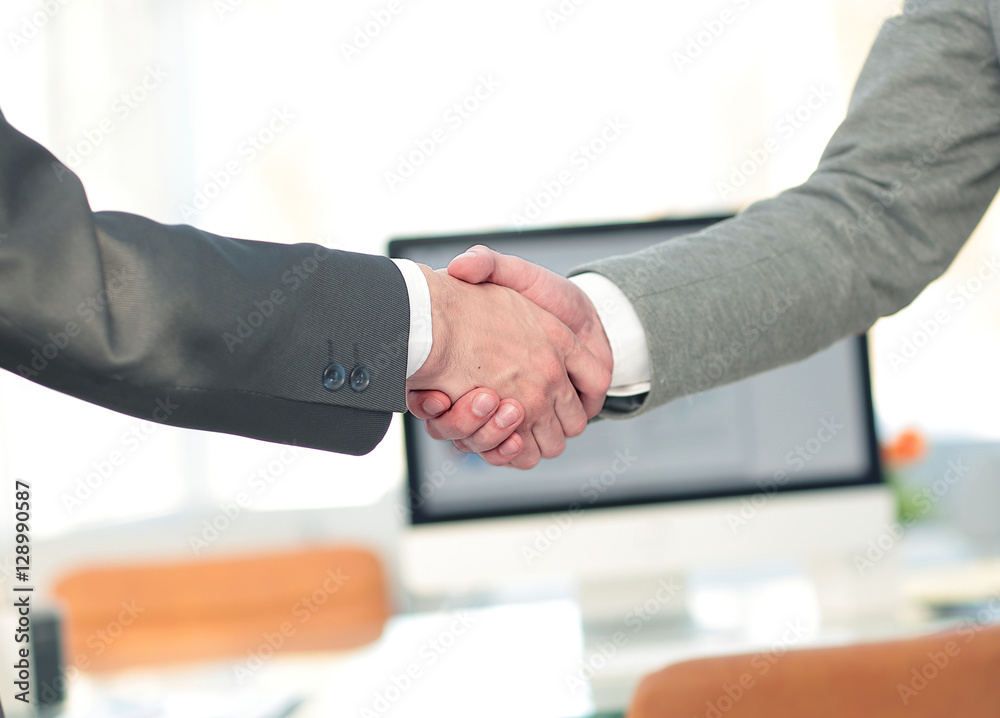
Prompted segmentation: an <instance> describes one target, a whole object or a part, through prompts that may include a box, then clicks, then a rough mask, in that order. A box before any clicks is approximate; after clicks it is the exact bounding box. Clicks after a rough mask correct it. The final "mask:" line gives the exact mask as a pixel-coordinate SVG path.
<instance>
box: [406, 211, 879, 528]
mask: <svg viewBox="0 0 1000 718" xmlns="http://www.w3.org/2000/svg"><path fill="white" fill-rule="evenodd" d="M731 217H732V215H709V216H701V217H684V218H670V219H657V220H650V221H645V222H616V223H612V224H588V225H565V226H558V227H543V228H533V229H527V230H500V231H493V232H475V233H458V234H445V235H427V236H417V237H400V238H396V239H393V240H391V241H390V242H389V256H390V257H395V258H403V259H406V258H409V257H408V256H407V250H408V249H409V248H417V247H423V246H427V245H434V244H440V243H442V242H455V241H457V240H463V239H467V240H468V245H469V246H472V245H474V244H485V245H489V244H490V243H491V242H492V241H494V240H504V241H509V240H517V241H524V242H530V241H531V240H532V239H533V238H536V237H552V236H559V235H579V234H581V233H582V234H597V233H609V234H614V233H615V232H634V231H636V230H639V231H650V232H655V231H657V230H662V229H672V230H678V229H680V230H682V234H683V229H684V228H686V227H690V228H691V230H692V231H698V230H701V229H704V228H706V227H709V226H711V225H712V224H715V223H716V222H720V221H723V220H726V219H730V218H731ZM682 234H678V235H676V236H682ZM667 241H669V240H667ZM511 253H512V254H517V252H511ZM853 343H854V345H855V350H856V351H857V352H858V355H857V356H858V360H859V367H860V368H861V370H860V377H859V378H860V382H859V391H860V392H861V405H862V414H863V420H864V422H865V426H864V428H863V431H864V438H865V448H866V451H867V458H868V461H867V468H866V470H865V471H863V472H861V473H859V474H856V475H854V476H852V477H845V476H836V477H833V476H831V477H811V478H810V479H809V481H808V483H800V484H796V483H794V482H789V483H788V484H784V485H777V486H775V487H773V491H774V492H775V493H783V494H787V493H793V492H799V491H814V490H822V489H831V488H854V487H862V486H874V485H879V484H884V483H885V478H884V475H883V472H882V466H881V460H880V454H879V448H878V437H877V434H876V431H875V409H874V403H873V400H872V389H871V365H870V362H869V350H868V341H867V335H866V334H861V335H858V336H856V337H854V340H853ZM418 432H421V433H422V432H424V428H423V422H422V421H420V420H418V419H416V418H414V416H413V415H412V414H410V413H406V414H405V415H404V417H403V433H404V437H405V443H406V474H407V490H406V492H405V493H406V497H407V501H408V505H409V509H410V511H409V517H410V523H411V525H414V526H417V525H428V524H439V523H449V522H455V521H468V520H481V519H497V518H515V517H520V516H533V515H538V514H547V513H556V512H560V511H568V510H586V511H600V510H601V509H612V508H622V507H627V506H645V505H649V504H671V503H676V502H680V501H703V500H711V499H731V498H740V497H745V496H754V495H756V494H759V493H761V492H762V489H760V488H751V487H745V488H733V487H729V488H719V489H716V490H709V489H706V490H703V491H697V490H695V491H681V492H678V491H677V490H676V489H674V490H671V491H669V492H666V491H664V492H656V491H652V492H649V493H645V494H643V495H641V496H629V497H623V498H607V497H604V496H602V497H601V498H600V499H598V500H597V501H595V502H594V503H592V504H590V503H586V504H581V503H580V502H569V503H563V502H542V503H539V504H538V505H536V506H531V507H518V508H516V509H510V508H507V509H500V510H495V511H491V510H474V511H463V512H454V511H452V512H444V513H441V512H435V513H434V514H433V515H429V514H428V512H426V511H425V510H424V508H423V504H424V502H423V501H421V500H419V499H420V486H421V483H420V477H419V475H418V472H416V471H415V470H414V469H415V467H417V466H419V465H420V449H419V441H418ZM512 470H513V469H512ZM769 490H770V489H769Z"/></svg>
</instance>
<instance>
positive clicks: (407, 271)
mask: <svg viewBox="0 0 1000 718" xmlns="http://www.w3.org/2000/svg"><path fill="white" fill-rule="evenodd" d="M392 261H393V262H395V263H396V266H397V267H399V271H400V273H401V274H402V275H403V281H404V282H406V293H407V294H409V295H410V343H409V348H408V349H407V352H406V378H407V379H409V378H410V377H411V376H412V375H413V373H414V372H416V371H417V370H418V369H419V368H420V367H422V366H423V365H424V362H425V361H427V357H429V356H430V354H431V345H432V344H433V343H434V331H433V328H432V327H431V290H430V288H429V287H428V286H427V278H426V277H425V276H424V273H423V272H421V271H420V267H418V266H417V265H416V263H415V262H411V261H410V260H409V259H393V260H392Z"/></svg>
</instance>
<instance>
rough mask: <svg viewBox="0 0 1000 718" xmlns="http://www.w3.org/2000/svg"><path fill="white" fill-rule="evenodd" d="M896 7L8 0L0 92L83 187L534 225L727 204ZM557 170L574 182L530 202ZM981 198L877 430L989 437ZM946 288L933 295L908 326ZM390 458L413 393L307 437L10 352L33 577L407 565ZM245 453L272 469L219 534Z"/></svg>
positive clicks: (366, 234) (997, 307)
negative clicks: (17, 366) (242, 429)
mask: <svg viewBox="0 0 1000 718" xmlns="http://www.w3.org/2000/svg"><path fill="white" fill-rule="evenodd" d="M390 8H391V9H390ZM895 12H898V3H897V2H892V1H887V0H811V1H810V2H795V1H793V0H759V1H751V0H746V1H744V0H724V1H720V0H715V1H713V2H707V3H705V2H701V3H660V2H651V1H649V0H625V1H620V2H613V3H612V2H607V1H603V0H590V1H589V2H580V3H579V4H577V3H574V2H568V1H564V2H562V3H560V2H558V0H552V1H551V2H528V1H524V0H513V1H511V2H505V3H500V4H478V3H467V2H459V1H458V0H420V1H419V2H416V1H413V2H411V1H410V0H399V2H398V4H396V3H386V2H354V1H351V2H340V3H320V2H303V1H301V0H284V1H283V2H278V0H242V1H240V0H214V1H213V0H176V1H174V2H169V3H167V2H160V1H158V0H75V1H73V2H66V3H64V4H62V3H59V2H55V1H54V0H53V1H52V2H49V3H41V2H36V1H35V0H7V2H6V3H5V5H4V10H3V13H2V29H3V31H4V40H3V47H2V49H0V68H2V70H0V108H2V110H3V112H4V113H5V115H6V117H7V118H8V120H9V121H10V122H11V123H12V124H13V125H14V126H15V127H17V128H19V129H21V130H22V131H23V132H25V133H27V134H28V135H29V136H31V137H33V138H34V139H36V140H38V141H39V142H41V143H42V144H44V145H45V146H46V147H48V148H49V149H50V150H52V151H53V152H54V153H55V154H56V156H57V157H59V158H60V159H61V160H62V161H63V162H65V163H66V164H67V165H69V166H70V167H71V168H73V169H74V170H75V171H76V172H77V173H78V174H79V175H80V177H81V178H82V179H83V182H84V184H85V186H86V188H87V191H88V194H89V197H90V201H91V204H92V206H93V207H94V208H95V209H102V210H103V209H108V210H112V209H113V210H122V211H128V212H134V213H137V214H141V215H146V216H149V217H152V218H153V219H155V220H158V221H160V222H166V223H180V222H186V223H190V224H194V225H195V226H198V227H200V228H203V229H205V230H208V231H211V232H215V233H219V234H223V235H227V236H232V237H243V238H252V239H260V240H269V241H275V242H303V241H306V242H318V243H321V244H324V245H326V246H329V247H335V248H339V249H346V250H352V251H360V252H370V253H383V252H384V251H385V243H386V241H387V240H388V239H389V238H390V237H393V236H400V235H415V234H424V233H446V232H460V231H473V230H479V229H492V228H503V227H510V226H512V225H514V224H515V222H517V221H518V216H519V215H520V216H525V217H527V216H532V215H534V216H535V217H534V219H533V220H532V221H531V224H532V225H538V226H542V225H553V224H566V223H594V222H609V221H627V220H641V219H646V218H654V217H660V216H687V215H696V214H705V213H717V212H720V211H728V210H736V209H739V208H742V207H745V206H746V205H747V204H749V203H750V202H752V201H754V200H756V199H759V198H763V197H767V196H770V195H772V194H774V193H776V192H778V191H780V190H782V189H784V188H786V187H789V186H792V185H794V184H797V183H799V182H801V181H803V180H804V179H806V177H807V176H808V175H809V173H810V171H811V170H812V168H813V167H814V166H815V164H816V162H817V160H818V158H819V156H820V153H821V151H822V149H823V147H824V145H825V143H826V141H827V140H828V138H829V137H830V135H831V133H832V132H833V131H834V129H835V128H836V126H837V124H838V123H839V121H840V119H841V118H842V117H843V115H844V112H845V110H846V106H847V101H848V98H849V93H850V88H851V87H852V85H853V82H854V79H855V78H856V76H857V73H858V71H859V69H860V66H861V63H862V61H863V59H864V56H865V54H866V52H867V49H868V47H869V46H870V44H871V42H872V41H873V39H874V37H875V34H876V32H877V29H878V27H879V25H880V24H881V22H882V20H883V19H884V18H885V17H888V16H889V15H891V14H893V13H895ZM456 105H458V106H461V108H462V109H457V108H456V107H455V106H456ZM608 122H614V123H617V125H618V126H621V127H623V129H622V130H621V131H620V132H619V133H618V134H616V135H615V137H614V139H613V141H612V142H610V143H607V145H606V147H605V148H604V149H603V151H601V152H599V153H596V154H594V155H593V157H592V158H591V159H590V160H588V162H587V163H586V167H585V168H582V163H581V162H579V161H578V160H579V155H575V154H574V153H576V152H577V151H578V148H579V147H580V146H581V145H587V144H590V143H591V141H592V140H594V139H595V138H597V137H599V136H600V133H601V130H602V128H603V127H604V126H605V125H606V123H608ZM435 133H437V134H435ZM432 137H438V138H441V137H443V138H444V140H443V141H434V143H433V147H434V149H433V152H432V153H431V154H430V156H428V157H426V158H425V159H424V160H422V161H421V163H420V165H419V166H417V167H415V169H414V170H413V171H412V173H409V174H408V176H404V175H405V174H407V171H406V168H402V169H401V166H400V163H401V160H400V158H401V157H408V156H409V157H417V160H418V161H420V158H419V157H418V155H419V154H420V153H422V152H423V153H424V154H426V152H425V150H422V149H421V147H424V148H426V147H428V144H427V143H428V140H429V138H432ZM768 147H770V148H776V149H771V150H766V151H765V154H764V156H763V158H762V159H761V157H762V155H761V150H762V148H768ZM563 170H571V171H572V173H573V177H574V179H573V182H572V184H569V185H567V186H565V187H563V188H562V190H561V191H560V192H559V193H558V196H557V197H555V198H554V199H553V200H552V201H551V202H550V203H549V202H546V201H545V200H544V199H543V200H542V201H541V203H544V204H546V205H548V206H545V207H540V208H539V211H538V212H534V211H533V210H531V209H530V203H531V201H532V200H536V199H537V198H538V197H539V196H540V195H543V194H544V193H545V192H546V191H547V190H546V189H545V187H546V184H545V183H551V182H553V181H554V180H555V179H556V178H557V176H558V175H559V173H560V172H561V171H563ZM734 172H736V173H737V174H734ZM387 173H397V174H399V177H398V178H393V177H391V176H390V175H388V174H387ZM529 213H530V214H529ZM995 224H996V223H995V220H992V219H990V218H989V217H988V218H987V220H986V221H985V222H984V225H983V227H981V229H980V231H979V232H978V233H977V235H976V236H975V237H974V238H973V240H972V241H971V242H970V243H969V244H968V246H967V247H966V249H965V250H964V251H963V253H962V255H961V256H960V257H959V259H958V260H957V261H956V263H955V264H954V266H953V267H952V268H951V269H950V270H949V272H948V273H947V274H946V275H945V276H944V277H943V278H942V279H940V280H939V281H938V282H936V283H935V284H934V285H933V286H932V287H930V288H929V289H928V290H927V291H926V292H925V293H924V294H923V295H922V296H921V297H920V298H919V299H918V300H917V301H916V302H915V303H914V304H913V305H912V306H911V307H910V308H908V309H906V310H905V311H903V312H901V313H899V314H898V315H896V316H894V317H892V318H889V319H885V320H882V321H881V322H879V324H878V325H877V326H876V328H875V330H874V332H873V370H874V382H875V397H876V402H877V413H878V419H879V423H880V426H881V428H882V429H883V431H884V432H885V433H886V434H887V435H893V434H895V433H896V432H898V431H899V430H901V429H903V428H905V427H908V426H916V427H918V428H920V429H921V430H922V431H923V432H925V433H926V435H928V436H929V437H930V438H931V441H932V443H934V442H936V441H938V440H941V441H944V440H960V441H969V442H982V441H996V440H1000V413H998V412H997V411H996V406H997V401H998V399H1000V389H998V387H1000V382H998V375H997V361H996V358H997V357H998V356H1000V277H997V278H994V279H993V280H988V281H982V282H979V280H977V272H979V270H980V269H981V267H983V266H984V265H983V263H984V262H985V261H987V260H989V259H990V258H993V257H996V256H997V255H998V254H1000V236H998V233H997V232H996V231H995ZM608 249H609V252H611V251H613V249H614V248H613V247H609V248H608ZM970 282H971V284H970ZM977 282H978V284H977ZM960 288H961V289H963V290H965V291H968V292H969V293H970V299H969V301H967V302H965V303H964V305H963V306H961V307H959V306H958V304H957V303H956V302H954V301H950V298H953V297H954V292H955V291H957V290H958V289H960ZM973 290H974V291H973ZM941 310H943V311H945V312H946V316H947V322H940V321H939V322H938V323H939V324H941V326H939V327H937V329H936V330H935V331H934V332H933V336H928V337H922V336H921V335H920V334H921V332H930V330H929V329H927V327H928V326H930V325H928V324H927V323H928V322H929V321H930V322H933V321H934V317H935V315H936V314H937V313H938V312H940V311H941ZM925 339H926V341H925ZM907 342H909V343H911V344H913V345H915V346H916V347H917V348H916V350H915V351H906V352H905V353H904V345H906V343H907ZM900 357H903V360H902V361H900ZM113 457H117V458H118V459H119V460H117V461H116V463H117V465H114V466H113V467H111V468H109V463H110V462H111V461H112V458H113ZM403 474H404V459H403V451H402V439H401V432H400V430H399V423H398V421H397V422H396V423H395V424H394V426H393V429H392V430H391V431H390V433H389V435H388V437H387V438H386V440H385V441H384V442H383V443H382V444H381V445H380V446H379V447H378V448H377V449H376V450H375V451H374V452H373V453H372V454H371V455H369V456H365V457H360V458H351V457H345V456H338V455H333V454H326V453H322V452H313V451H302V452H300V453H299V454H298V455H295V456H291V455H289V454H287V453H282V450H281V447H276V446H272V445H268V444H264V443H259V442H255V441H251V440H246V439H241V438H234V437H229V436H222V435H216V434H207V433H195V432H185V431H179V430H175V429H172V428H168V427H160V426H153V425H150V424H146V423H144V422H140V421H138V420H136V419H132V418H129V417H123V416H120V415H116V414H114V413H111V412H108V411H105V410H102V409H99V408H96V407H93V406H90V405H87V404H84V403H83V402H79V401H76V400H73V399H69V398H65V397H63V396H60V395H58V394H56V393H54V392H51V391H48V390H46V389H43V388H40V387H37V386H35V385H33V384H31V383H29V382H26V381H23V380H21V379H19V378H17V377H15V376H13V375H11V374H8V373H6V372H5V373H3V375H2V376H0V477H2V479H3V480H2V484H3V485H4V486H10V485H11V482H12V480H13V479H14V478H15V477H16V478H21V479H25V480H28V481H30V482H31V484H32V487H33V492H34V506H33V523H32V532H33V535H34V538H35V540H36V542H37V543H36V544H35V563H36V567H37V574H36V575H38V576H39V580H41V581H43V582H44V581H45V580H47V579H49V578H51V576H52V575H54V574H57V573H60V572H63V571H65V570H66V569H67V568H69V567H70V566H72V565H74V564H79V563H81V562H83V561H85V560H86V562H93V561H98V560H103V559H105V558H106V559H108V560H113V559H120V558H126V557H129V556H141V557H142V558H149V557H156V556H162V557H177V558H193V557H194V556H195V555H196V554H197V555H202V556H218V555H224V554H227V553H234V552H240V551H245V550H247V549H249V548H275V549H280V548H285V547H293V546H297V545H301V544H303V543H316V542H322V541H327V540H333V539H343V538H348V539H350V540H358V541H361V542H362V543H368V544H370V545H372V546H375V547H377V548H380V549H382V550H383V551H384V554H385V555H386V557H387V561H388V563H389V564H390V565H391V564H392V563H393V561H394V560H395V559H394V558H393V553H392V551H393V549H392V546H393V545H394V543H393V542H394V538H393V536H394V531H395V530H396V528H395V527H397V526H398V525H399V522H400V520H401V519H400V512H399V511H397V509H398V496H399V493H398V492H399V489H400V486H401V482H402V479H403ZM88 476H90V477H92V478H91V479H90V482H89V483H91V484H96V487H88V486H87V477H88ZM94 476H97V477H98V478H93V477H94ZM253 477H257V478H258V480H263V481H264V482H265V484H266V489H265V490H261V491H252V492H251V494H252V502H251V505H250V506H249V507H246V508H244V510H243V511H242V513H241V515H240V517H239V519H238V520H235V521H233V522H232V525H231V526H230V527H229V528H228V529H227V530H226V531H223V532H221V534H220V535H218V536H217V537H216V538H211V537H210V536H206V534H205V533H204V523H203V522H204V521H206V520H211V519H212V518H213V517H215V516H217V515H218V514H219V512H220V510H222V509H220V506H224V505H226V504H227V503H229V502H232V501H233V500H234V497H235V496H236V495H237V494H238V493H239V492H241V491H247V490H248V489H249V488H250V487H251V481H252V478H253ZM9 513H10V512H6V513H5V514H4V518H3V520H4V521H7V520H8V518H7V515H8V514H9ZM198 538H200V539H201V540H203V541H204V542H205V544H206V545H204V546H201V545H198V544H197V540H194V541H193V540H192V539H198Z"/></svg>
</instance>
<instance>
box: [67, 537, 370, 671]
mask: <svg viewBox="0 0 1000 718" xmlns="http://www.w3.org/2000/svg"><path fill="white" fill-rule="evenodd" d="M55 594H56V595H57V597H58V598H59V599H60V600H61V603H62V607H63V609H64V614H65V619H66V634H65V635H66V656H67V661H68V662H69V664H72V665H76V666H77V667H78V668H81V669H84V670H108V669H119V668H127V667H132V666H142V665H149V664H155V663H167V662H174V661H189V660H211V659H217V658H239V657H244V656H250V655H251V654H254V653H256V654H257V655H260V656H269V655H270V654H271V653H273V652H276V651H279V650H280V651H286V650H312V649H337V648H351V647H355V646H359V645H362V644H364V643H367V642H369V641H372V640H374V639H376V638H377V637H378V636H379V635H380V634H381V632H382V627H383V625H384V623H385V621H386V619H387V618H388V616H389V615H390V605H389V596H388V590H387V587H386V580H385V576H384V572H383V569H382V566H381V563H380V562H379V560H378V558H377V557H376V556H375V555H374V554H373V553H372V552H371V551H367V550H365V549H360V548H330V549H314V550H306V551H299V552H294V553H285V554H267V555H257V556H248V557H239V558H227V559H219V560H211V561H188V562H176V563H161V564H145V565H140V566H115V567H107V568H90V569H85V570H81V571H79V572H76V573H74V574H72V575H70V576H67V577H66V578H64V579H62V580H61V581H59V582H58V584H57V586H56V588H55Z"/></svg>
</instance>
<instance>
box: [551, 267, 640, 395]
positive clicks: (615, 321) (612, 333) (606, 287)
mask: <svg viewBox="0 0 1000 718" xmlns="http://www.w3.org/2000/svg"><path fill="white" fill-rule="evenodd" d="M570 281H571V282H573V283H574V284H576V286H578V287H579V288H580V289H582V290H583V292H584V294H586V295H587V296H588V297H590V301H591V302H593V304H594V308H595V309H596V310H597V316H598V317H600V320H601V323H602V324H603V325H604V333H605V334H606V335H607V337H608V342H609V343H610V344H611V356H612V357H613V360H614V369H613V370H612V372H611V388H610V389H609V390H608V396H632V395H634V394H643V393H645V392H648V391H649V386H650V369H649V346H648V344H647V342H646V331H645V329H643V326H642V322H641V321H639V315H638V314H636V311H635V307H633V306H632V302H630V301H629V300H628V297H626V296H625V293H624V292H622V290H621V289H619V288H618V285H617V284H615V283H614V282H612V281H611V280H610V279H608V278H607V277H604V276H602V275H600V274H597V273H596V272H585V273H583V274H578V275H576V276H575V277H570Z"/></svg>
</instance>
